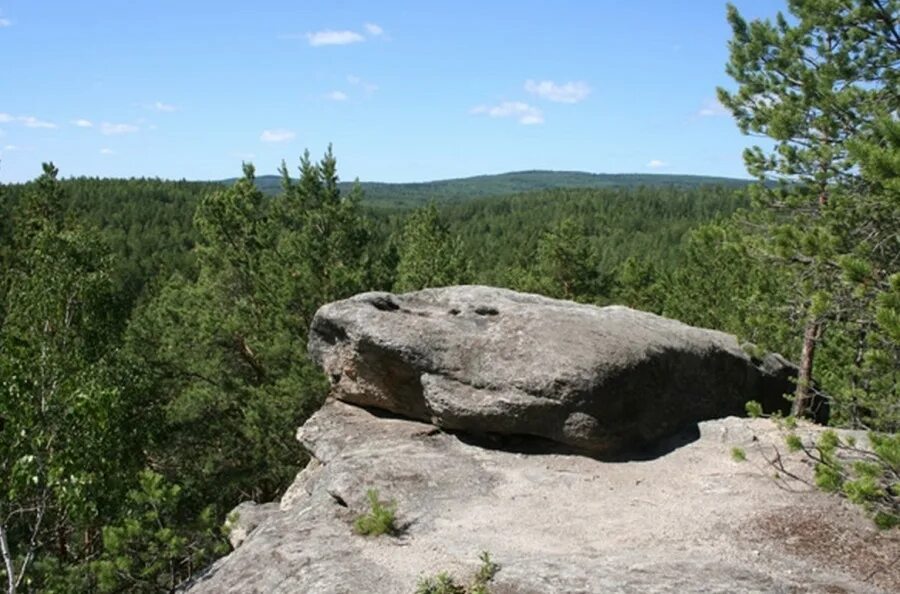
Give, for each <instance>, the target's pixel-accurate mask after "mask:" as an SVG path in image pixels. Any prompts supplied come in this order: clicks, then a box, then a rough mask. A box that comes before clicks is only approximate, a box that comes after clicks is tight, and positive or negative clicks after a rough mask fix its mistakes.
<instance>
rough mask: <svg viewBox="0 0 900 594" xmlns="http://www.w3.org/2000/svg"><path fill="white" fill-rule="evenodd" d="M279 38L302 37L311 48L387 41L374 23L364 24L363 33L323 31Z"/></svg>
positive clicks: (382, 30)
mask: <svg viewBox="0 0 900 594" xmlns="http://www.w3.org/2000/svg"><path fill="white" fill-rule="evenodd" d="M281 37H282V38H284V39H296V38H297V37H302V38H304V39H306V41H307V43H309V45H311V46H313V47H319V46H323V45H350V44H353V43H362V42H364V41H366V39H373V38H375V37H383V38H385V39H387V36H386V35H385V32H384V29H382V28H381V26H380V25H376V24H375V23H366V24H364V25H363V32H359V31H353V30H350V29H341V30H335V29H324V30H322V31H313V32H311V33H304V34H303V35H302V36H299V35H296V34H294V35H282V36H281Z"/></svg>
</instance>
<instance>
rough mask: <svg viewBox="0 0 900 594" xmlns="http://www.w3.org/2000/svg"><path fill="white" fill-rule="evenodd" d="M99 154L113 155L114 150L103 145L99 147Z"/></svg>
mask: <svg viewBox="0 0 900 594" xmlns="http://www.w3.org/2000/svg"><path fill="white" fill-rule="evenodd" d="M100 154H101V155H115V154H116V151H114V150H112V149H111V148H106V147H104V148H102V149H100Z"/></svg>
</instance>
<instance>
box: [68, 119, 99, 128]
mask: <svg viewBox="0 0 900 594" xmlns="http://www.w3.org/2000/svg"><path fill="white" fill-rule="evenodd" d="M72 125H73V126H76V127H78V128H93V127H94V122H92V121H90V120H86V119H84V118H79V119H77V120H72Z"/></svg>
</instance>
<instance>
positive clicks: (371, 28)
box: [363, 23, 384, 37]
mask: <svg viewBox="0 0 900 594" xmlns="http://www.w3.org/2000/svg"><path fill="white" fill-rule="evenodd" d="M363 28H364V29H365V30H366V33H368V34H369V35H371V36H372V37H378V36H380V35H384V29H382V28H381V27H379V26H378V25H376V24H375V23H366V24H365V25H363Z"/></svg>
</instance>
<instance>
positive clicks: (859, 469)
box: [797, 430, 900, 528]
mask: <svg viewBox="0 0 900 594" xmlns="http://www.w3.org/2000/svg"><path fill="white" fill-rule="evenodd" d="M869 442H870V444H871V446H872V448H871V450H869V449H860V448H857V447H856V446H855V445H854V443H855V442H854V443H850V440H842V439H841V438H840V437H839V436H838V435H837V433H835V432H834V431H830V430H829V431H825V432H824V433H822V435H821V436H820V437H819V440H818V442H817V443H816V445H815V448H814V449H813V450H810V449H808V448H806V447H804V446H803V445H802V444H799V445H797V449H803V450H804V451H805V452H806V453H807V454H808V455H809V456H810V457H811V458H813V459H814V460H815V462H816V464H815V482H816V485H817V486H818V487H819V488H821V489H822V490H823V491H827V492H829V493H837V494H839V495H841V496H842V497H846V498H847V499H848V500H849V501H851V502H853V503H855V504H857V505H859V506H861V507H862V508H863V509H865V510H866V511H867V512H868V513H869V515H870V516H871V517H872V519H873V520H874V522H875V523H876V525H878V526H879V527H881V528H892V527H894V526H897V525H898V524H900V491H898V489H897V485H898V479H900V434H893V435H887V434H879V433H874V432H871V433H869Z"/></svg>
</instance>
